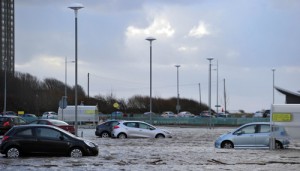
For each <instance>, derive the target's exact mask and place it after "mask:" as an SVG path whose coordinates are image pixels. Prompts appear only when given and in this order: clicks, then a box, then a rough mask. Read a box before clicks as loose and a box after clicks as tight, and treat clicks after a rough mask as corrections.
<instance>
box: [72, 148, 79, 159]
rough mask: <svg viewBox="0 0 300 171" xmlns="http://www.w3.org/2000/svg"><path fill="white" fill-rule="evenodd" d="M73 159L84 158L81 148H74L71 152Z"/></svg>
mask: <svg viewBox="0 0 300 171" xmlns="http://www.w3.org/2000/svg"><path fill="white" fill-rule="evenodd" d="M70 156H71V157H82V151H81V150H80V149H79V148H73V149H72V150H71V152H70Z"/></svg>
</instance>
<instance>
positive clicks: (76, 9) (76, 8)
mask: <svg viewBox="0 0 300 171" xmlns="http://www.w3.org/2000/svg"><path fill="white" fill-rule="evenodd" d="M69 8H70V9H72V10H74V12H75V135H76V136H77V131H78V123H77V88H78V87H77V72H78V69H77V65H78V62H77V13H78V10H80V9H81V8H83V5H82V4H79V3H75V4H72V5H71V6H69Z"/></svg>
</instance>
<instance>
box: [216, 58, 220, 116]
mask: <svg viewBox="0 0 300 171" xmlns="http://www.w3.org/2000/svg"><path fill="white" fill-rule="evenodd" d="M216 71H217V104H216V108H217V113H219V107H220V106H219V64H218V60H217V68H216Z"/></svg>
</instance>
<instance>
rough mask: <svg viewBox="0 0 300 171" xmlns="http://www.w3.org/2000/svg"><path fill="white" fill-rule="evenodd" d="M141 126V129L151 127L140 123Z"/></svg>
mask: <svg viewBox="0 0 300 171" xmlns="http://www.w3.org/2000/svg"><path fill="white" fill-rule="evenodd" d="M139 125H140V128H142V129H150V126H149V125H147V124H144V123H140V124H139Z"/></svg>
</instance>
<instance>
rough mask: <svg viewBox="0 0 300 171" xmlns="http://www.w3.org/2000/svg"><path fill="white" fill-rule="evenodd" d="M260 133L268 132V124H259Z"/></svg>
mask: <svg viewBox="0 0 300 171" xmlns="http://www.w3.org/2000/svg"><path fill="white" fill-rule="evenodd" d="M259 132H260V133H268V132H270V125H260V131H259Z"/></svg>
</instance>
